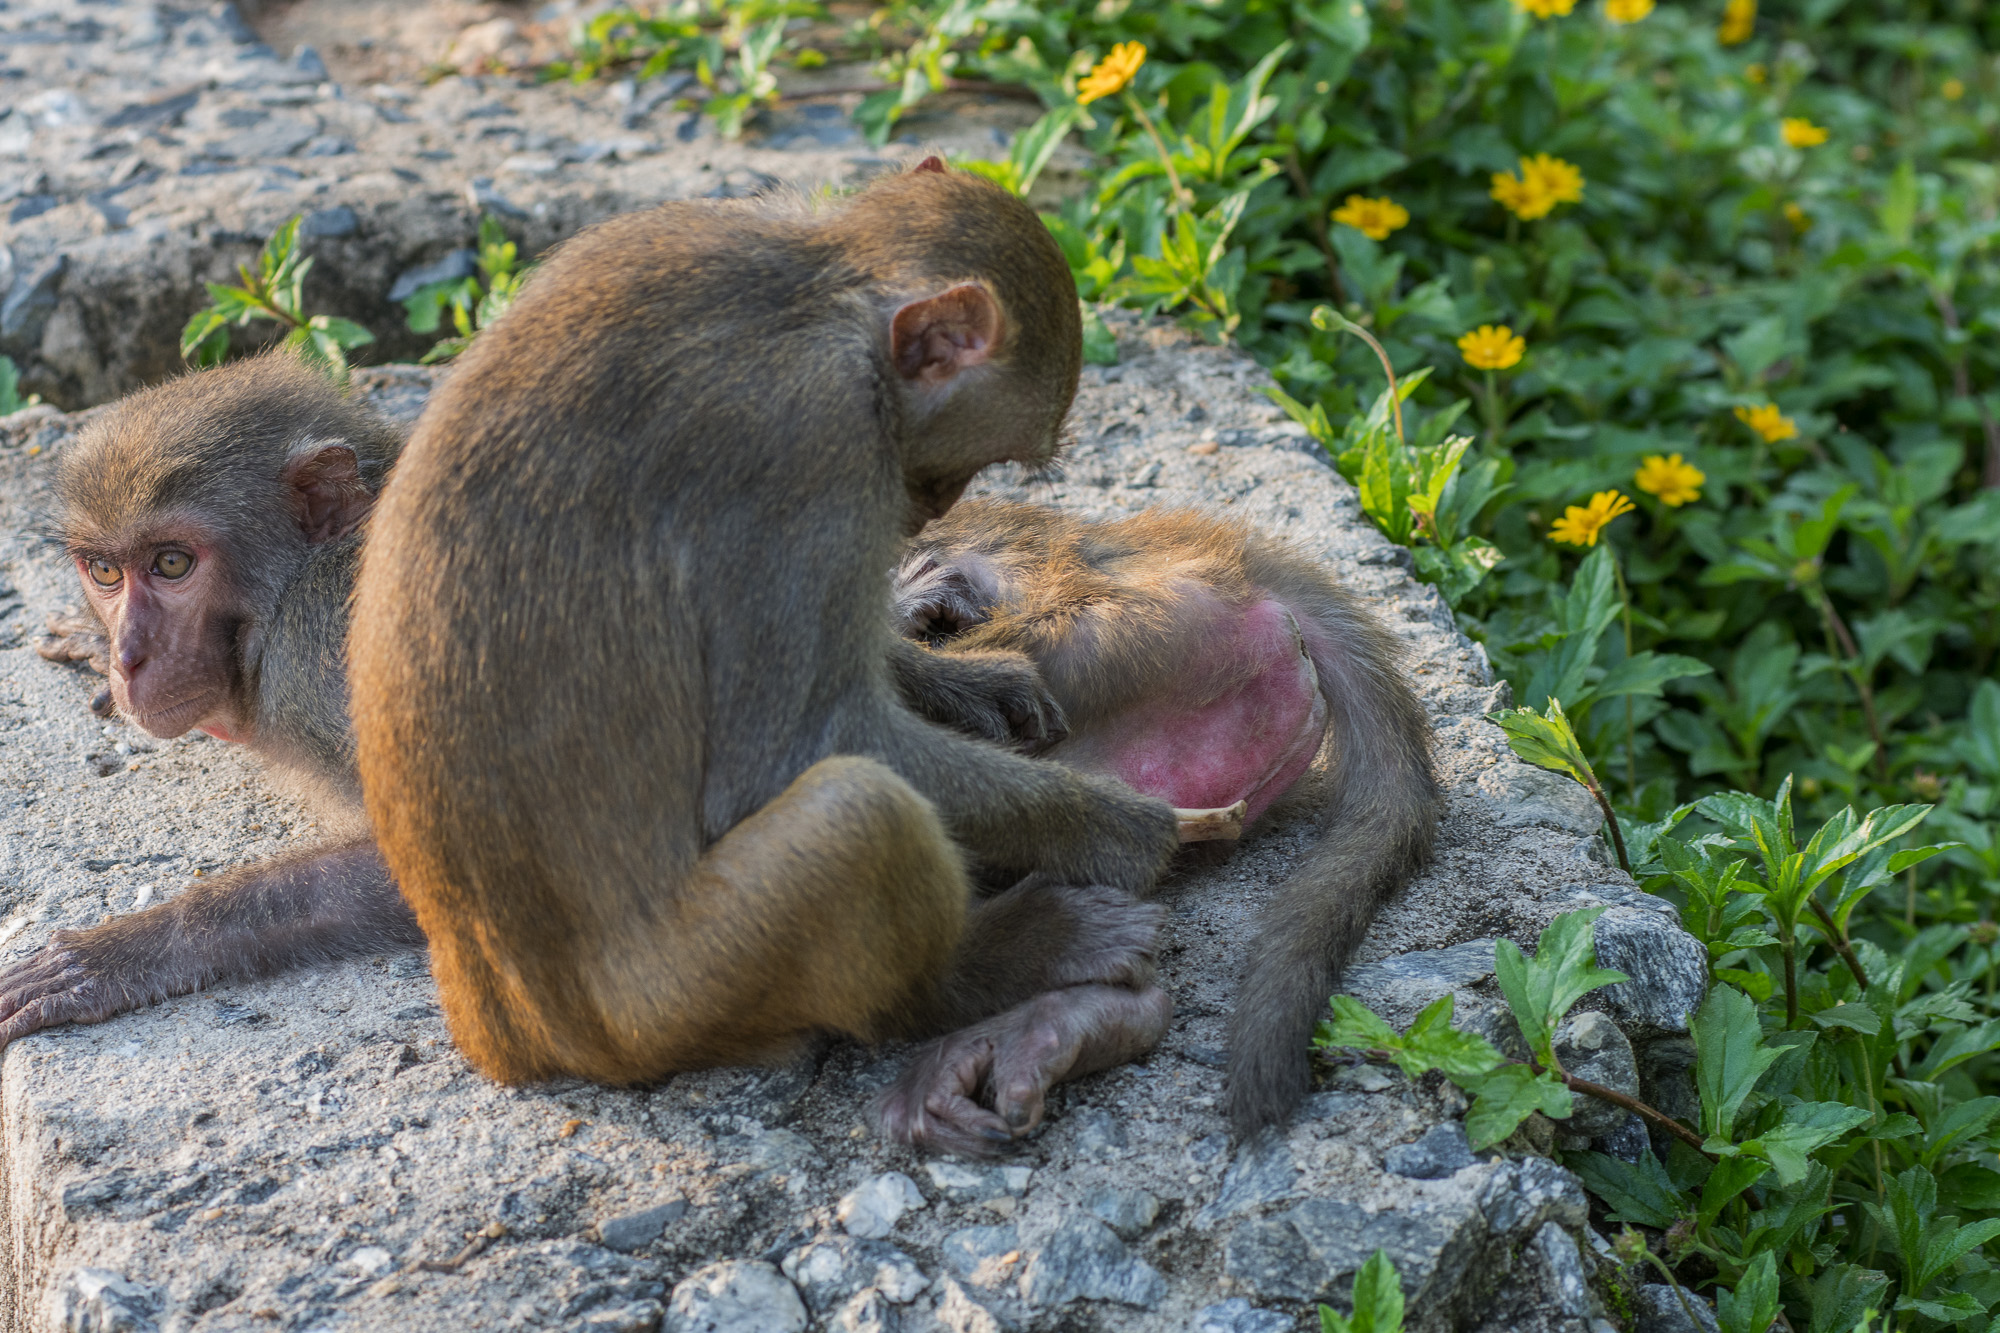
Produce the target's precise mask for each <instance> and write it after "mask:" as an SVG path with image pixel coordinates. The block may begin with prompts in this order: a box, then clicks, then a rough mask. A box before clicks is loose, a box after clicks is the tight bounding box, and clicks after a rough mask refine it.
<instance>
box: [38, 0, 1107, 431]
mask: <svg viewBox="0 0 2000 1333" xmlns="http://www.w3.org/2000/svg"><path fill="white" fill-rule="evenodd" d="M350 4H351V0H343V3H342V7H343V8H346V7H348V6H349V5H350ZM315 7H316V6H314V5H310V4H306V5H297V6H285V7H282V8H290V9H303V10H310V9H313V8H315ZM428 7H430V6H429V5H416V6H405V8H413V9H417V10H422V9H425V8H428ZM439 7H440V8H448V7H449V6H446V5H440V6H439ZM271 8H272V9H274V10H277V9H279V8H280V7H277V6H272V7H271ZM377 8H379V6H369V7H367V8H362V9H357V10H356V11H355V17H354V19H353V22H354V23H355V24H366V23H369V22H371V21H379V20H380V19H382V18H383V17H385V16H384V15H381V14H379V13H376V12H375V10H376V9H377ZM551 8H552V9H555V10H557V11H564V10H567V11H568V12H569V13H571V14H574V13H576V12H578V9H579V6H578V4H577V2H576V0H563V2H562V3H558V4H556V5H553V6H551ZM253 17H256V18H257V19H258V21H259V22H264V21H265V16H262V15H255V14H253ZM272 17H275V18H277V19H279V20H281V21H282V20H284V19H285V17H286V16H284V15H283V14H282V13H279V14H275V15H273V16H272ZM500 21H501V22H506V21H507V20H500ZM565 23H566V19H563V18H560V17H559V18H558V19H557V20H556V21H555V22H552V23H551V24H550V25H549V26H551V27H554V28H557V29H560V28H561V27H563V26H564V25H565ZM353 35H359V34H353ZM417 54H418V59H417V62H416V64H417V67H418V68H421V66H422V65H424V64H428V63H429V62H431V61H435V60H437V59H438V58H439V57H440V56H441V55H443V54H444V52H443V51H442V50H436V49H434V50H429V51H424V52H421V53H417ZM476 63H477V62H474V61H467V62H466V67H467V68H472V67H475V66H476ZM411 72H412V73H414V72H415V71H414V70H412V71H411ZM820 81H821V82H823V83H824V84H825V85H826V86H827V87H829V88H838V87H839V86H841V85H842V84H845V85H846V86H848V87H852V86H853V84H854V83H855V79H854V77H853V76H852V75H851V74H845V75H841V76H839V77H838V78H827V77H825V76H821V80H820ZM686 83H687V80H686V79H685V78H679V77H676V78H663V79H656V80H652V81H650V82H649V83H647V84H645V85H638V86H635V85H633V84H632V83H631V82H630V81H629V80H626V81H610V80H605V81H599V82H597V83H592V84H581V85H579V84H571V83H568V82H563V81H558V82H553V83H541V82H538V81H537V80H536V79H535V78H534V76H533V75H532V74H530V73H522V74H518V75H492V74H485V75H477V74H469V75H459V74H450V75H448V76H447V77H444V78H442V79H438V80H436V81H435V82H431V83H428V84H426V83H424V82H422V81H421V80H417V79H410V80H409V81H407V82H380V83H366V84H363V83H355V82H351V81H350V82H348V83H342V82H340V81H339V80H337V79H335V78H334V77H332V76H330V75H329V73H328V70H327V67H326V64H325V62H324V61H323V60H321V58H320V57H319V55H318V54H317V53H315V52H312V51H310V50H307V51H304V52H298V53H293V54H292V55H290V56H285V55H281V54H280V53H279V52H278V51H276V50H273V49H272V47H271V46H268V45H266V44H265V43H264V42H262V41H260V40H259V35H258V33H257V32H256V31H255V30H254V29H253V28H252V27H251V26H250V25H249V24H246V23H245V22H244V20H243V18H242V16H241V15H239V13H238V12H237V10H236V9H235V8H234V7H233V6H232V5H230V4H229V3H227V2H226V0H225V2H224V3H220V4H214V3H209V4H190V5H187V6H185V7H182V6H174V5H164V4H158V3H155V0H40V2H37V3H15V4H10V5H6V6H4V7H0V254H9V253H11V263H12V266H13V268H14V271H15V276H14V277H13V279H12V282H11V283H0V353H5V354H7V355H9V356H11V357H13V358H14V360H15V361H16V362H17V363H19V364H20V366H21V369H22V371H23V384H24V387H23V390H22V391H23V392H24V393H26V392H31V391H32V392H36V393H40V394H41V395H42V396H43V397H44V398H46V399H47V400H48V401H50V402H52V403H57V404H59V405H61V406H64V407H68V408H76V407H81V406H85V405H88V404H92V403H100V402H105V401H108V400H109V399H111V398H114V397H116V396H118V395H119V394H122V393H125V392H128V391H130V390H132V389H135V388H137V387H139V386H140V385H141V384H144V383H149V382H151V381H153V380H156V379H158V378H160V377H161V376H162V375H165V374H168V373H170V372H172V371H173V370H175V369H177V368H178V367H179V365H180V353H179V333H180V329H181V326H182V325H183V324H185V323H186V322H187V319H188V317H189V316H190V315H192V314H193V313H194V312H195V311H196V310H197V309H199V308H200V307H201V306H203V305H204V304H206V302H207V297H206V295H205V294H204V291H203V288H202V283H203V282H204V281H205V280H206V281H232V280H234V277H235V269H236V265H237V264H239V263H243V262H247V261H254V259H255V257H256V254H257V249H258V247H259V246H260V245H261V244H262V243H263V241H264V239H265V238H266V237H267V236H268V235H269V234H270V233H271V232H272V230H273V229H275V228H276V227H277V225H278V224H279V223H281V222H283V221H284V220H285V219H287V218H289V217H292V216H293V215H295V214H303V215H305V216H306V218H307V219H308V222H307V223H306V224H304V225H302V228H301V230H302V231H303V232H304V248H305V250H306V252H307V253H308V254H310V255H311V256H312V257H313V259H314V261H315V262H314V267H313V270H312V272H311V273H310V274H309V275H308V277H307V279H306V288H305V292H306V302H307V305H308V306H309V308H310V309H311V310H312V311H313V312H314V313H320V314H332V315H341V316H345V317H347V318H349V319H354V320H357V321H359V322H360V323H361V324H363V325H364V326H366V327H367V328H369V329H370V330H371V331H373V332H374V334H375V335H376V337H377V339H378V342H377V343H376V344H374V345H373V346H371V347H369V348H367V349H365V350H364V351H363V352H362V353H361V354H360V355H361V358H362V359H363V360H375V361H380V360H414V359H415V358H416V357H417V356H418V355H419V354H420V353H421V352H422V350H423V349H424V348H425V347H427V346H428V345H429V344H430V343H431V342H432V341H434V339H435V337H436V335H435V334H432V335H417V334H413V333H411V332H409V331H408V329H407V327H406V325H405V322H404V312H403V311H402V310H401V308H400V307H399V306H397V304H396V302H397V301H399V300H400V299H401V296H402V295H407V293H408V286H407V275H409V274H411V273H412V272H417V271H422V270H425V269H427V268H434V267H435V266H436V265H438V264H439V263H440V262H444V261H446V260H447V259H448V257H450V256H454V255H457V254H459V253H460V252H464V251H465V248H466V247H468V246H470V245H471V244H472V243H473V240H474V237H475V234H476V231H477V225H478V220H479V215H480V213H481V212H490V213H492V214H494V215H495V216H496V217H498V218H499V219H500V220H501V221H502V222H503V223H504V224H505V225H506V226H507V228H508V230H509V231H510V233H511V234H512V235H513V236H514V237H515V239H516V240H517V241H519V242H520V243H521V245H522V252H523V254H524V256H526V255H533V254H536V253H539V252H540V251H542V250H543V249H545V248H547V247H548V246H549V245H551V244H553V243H554V242H556V241H558V240H561V239H562V238H563V237H566V236H569V235H571V234H572V233H574V232H575V231H576V230H577V229H579V228H580V227H583V226H585V225H587V224H589V223H591V222H594V221H597V220H598V219H601V218H605V217H609V216H611V215H612V214H614V213H622V212H627V211H630V210H632V209H635V208H642V207H645V206H647V205H650V204H655V203H659V202H661V201H663V200H668V199H687V198H695V197H701V196H735V195H742V194H748V193H753V192H756V191H760V190H764V189H769V188H772V187H774V186H777V185H780V184H783V185H786V186H796V187H800V188H803V189H812V188H816V187H818V186H821V185H851V184H854V183H857V182H859V181H861V180H864V179H866V178H867V177H868V176H869V175H872V174H874V173H876V172H879V171H883V170H887V169H891V168H893V167H895V166H897V165H899V164H903V163H906V162H907V161H910V160H914V156H915V155H919V154H921V153H922V152H928V151H933V150H938V151H947V152H959V153H968V154H972V155H976V156H988V157H991V156H999V155H1004V153H1005V152H1006V143H1007V139H1008V135H1009V134H1010V133H1011V132H1012V131H1014V130H1017V129H1019V128H1021V127H1022V126H1024V125H1026V124H1028V123H1030V122H1031V121H1032V120H1033V119H1034V117H1035V115H1036V114H1037V112H1038V108H1037V107H1036V106H1035V105H1034V104H1033V103H1030V102H1023V101H1021V100H1018V99H1011V98H1004V97H995V96H983V95H982V96H975V95H967V94H954V95H952V96H951V97H949V98H946V99H944V100H943V101H942V102H940V103H939V104H938V105H937V106H935V107H931V108H925V109H920V111H919V112H918V113H917V114H915V115H913V116H912V117H910V118H909V119H908V120H907V121H906V122H904V123H903V124H901V125H899V126H898V139H897V141H896V142H895V143H892V144H890V145H889V146H888V147H886V148H885V149H883V150H881V151H877V150H875V149H873V148H871V147H870V146H869V145H868V144H867V142H866V141H865V140H864V139H863V138H862V137H861V135H860V132H859V131H858V130H857V129H856V128H855V127H854V125H853V123H852V121H851V120H850V119H849V116H848V112H849V111H850V110H851V109H852V108H853V106H854V105H855V104H857V103H858V102H859V100H860V96H861V94H860V93H858V92H848V93H837V92H835V93H827V94H824V95H819V94H815V93H814V92H813V89H814V87H816V86H817V85H816V84H815V83H814V81H813V80H812V79H811V78H808V77H793V76H790V75H788V83H789V84H790V85H791V91H794V92H796V93H797V94H798V96H797V97H795V98H791V99H788V100H787V101H786V102H785V103H783V104H782V105H781V106H779V107H777V108H775V109H773V110H771V111H769V112H766V113H763V114H761V115H760V117H759V118H758V120H757V122H756V123H755V125H754V126H753V127H752V130H751V132H750V133H748V134H747V135H746V136H745V137H744V138H743V139H742V140H740V141H738V142H728V141H724V140H722V139H720V138H718V137H717V136H716V134H715V132H714V129H713V126H712V124H710V123H709V122H706V121H703V120H702V119H701V118H700V117H699V116H696V115H694V114H692V113H690V112H687V111H676V110H675V109H674V108H673V105H672V103H671V101H670V100H669V99H670V98H671V97H672V90H673V89H675V88H684V87H685V85H686ZM1082 160H1083V158H1082V155H1081V151H1080V150H1076V149H1066V150H1065V151H1064V152H1063V153H1062V154H1060V155H1059V156H1058V158H1057V160H1056V162H1055V164H1054V167H1055V170H1054V172H1053V173H1052V174H1051V175H1050V177H1049V180H1050V183H1051V187H1052V188H1053V187H1054V185H1055V183H1056V182H1058V181H1060V180H1061V179H1063V178H1064V176H1065V172H1066V169H1067V168H1069V167H1071V166H1073V165H1074V164H1076V163H1079V162H1081V161H1082ZM449 262H450V263H452V264H453V265H456V267H457V268H458V269H459V270H463V269H464V260H463V259H462V258H458V259H451V260H450V261H449ZM0 268H4V266H0ZM274 327H275V326H270V325H266V326H263V328H262V329H259V328H257V327H255V326H253V327H252V328H251V329H249V330H243V331H239V332H238V333H237V334H236V336H237V337H238V338H239V340H240V341H239V346H240V347H249V346H254V345H258V344H259V343H260V342H267V341H270V340H271V335H270V333H269V332H268V331H269V330H270V329H272V328H274Z"/></svg>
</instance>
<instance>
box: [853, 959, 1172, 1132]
mask: <svg viewBox="0 0 2000 1333" xmlns="http://www.w3.org/2000/svg"><path fill="white" fill-rule="evenodd" d="M1173 1010H1174V1006H1173V1001H1171V1000H1169V999H1168V998H1167V995H1166V992H1164V991H1161V990H1159V989H1156V988H1154V987H1151V986H1148V987H1145V988H1144V989H1140V990H1128V989H1126V988H1125V987H1122V986H1074V987H1070V988H1068V989H1066V990H1056V991H1048V992H1045V993H1043V994H1041V995H1037V996H1035V997H1034V998H1033V999H1031V1000H1029V1001H1028V1002H1027V1003H1025V1004H1021V1005H1017V1006H1016V1007H1014V1008H1012V1009H1009V1010H1008V1011H1007V1012H1005V1013H1003V1014H996V1015H994V1016H993V1017H992V1018H989V1019H986V1020H984V1021H982V1022H979V1023H976V1024H974V1025H973V1026H971V1027H969V1028H965V1029H962V1030H961V1031H958V1032H954V1033H952V1034H951V1035H950V1036H948V1037H941V1038H939V1039H938V1040H936V1041H933V1042H928V1043H926V1044H925V1045H923V1046H922V1047H919V1048H918V1050H917V1053H916V1056H915V1058H914V1059H913V1060H912V1061H911V1062H910V1067H909V1068H908V1069H907V1070H905V1071H904V1073H903V1076H902V1077H901V1078H899V1079H898V1080H896V1083H895V1086H894V1087H892V1088H890V1089H889V1091H888V1092H886V1093H884V1094H883V1095H882V1097H881V1099H880V1100H878V1101H877V1102H876V1104H875V1116H876V1122H877V1124H879V1125H880V1127H881V1129H882V1132H883V1133H885V1134H887V1135H888V1136H889V1137H891V1138H893V1139H896V1140H898V1141H899V1142H903V1143H910V1144H914V1145H916V1146H918V1147H921V1148H925V1149H928V1150H930V1151H933V1152H956V1153H965V1154H967V1155H984V1154H990V1153H992V1152H995V1151H997V1150H998V1149H999V1148H1001V1147H1003V1146H1005V1145H1006V1144H1008V1143H1011V1142H1012V1141H1013V1140H1014V1139H1017V1138H1019V1137H1021V1136H1022V1135H1024V1134H1028V1133H1030V1132H1032V1131H1033V1130H1034V1128H1035V1126H1037V1125H1039V1124H1040V1123H1041V1121H1042V1112H1043V1110H1044V1106H1045V1099H1046V1097H1047V1095H1048V1091H1049V1089H1050V1088H1053V1087H1054V1086H1055V1085H1056V1084H1058V1083H1060V1082H1062V1081H1063V1080H1064V1079H1071V1078H1081V1077H1082V1076H1083V1075H1085V1074H1091V1073H1095V1072H1096V1071H1098V1070H1100V1069H1110V1068H1112V1067H1113V1066H1115V1065H1121V1064H1124V1063H1125V1062H1126V1061H1128V1060H1134V1059H1137V1058H1138V1057H1139V1056H1141V1055H1144V1054H1145V1053H1146V1052H1147V1051H1150V1050H1152V1049H1153V1047H1155V1046H1157V1045H1158V1044H1159V1042H1160V1038H1161V1037H1163V1036H1165V1035H1166V1031H1167V1023H1168V1021H1169V1020H1170V1019H1171V1018H1172V1017H1173Z"/></svg>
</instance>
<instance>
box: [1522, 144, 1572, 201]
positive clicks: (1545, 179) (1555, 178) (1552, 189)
mask: <svg viewBox="0 0 2000 1333" xmlns="http://www.w3.org/2000/svg"><path fill="white" fill-rule="evenodd" d="M1521 179H1522V180H1524V181H1531V182H1533V183H1534V184H1535V185H1536V187H1537V188H1539V189H1541V190H1542V191H1544V192H1545V193H1546V194H1547V195H1548V196H1549V198H1551V199H1553V200H1555V201H1556V202H1557V203H1559V204H1578V203H1582V202H1583V173H1582V172H1581V171H1578V170H1577V169H1576V167H1575V165H1574V164H1572V163H1569V162H1565V161H1563V160H1562V159H1561V158H1559V157H1550V156H1549V155H1548V154H1547V153H1537V154H1535V155H1534V156H1533V157H1524V158H1522V159H1521Z"/></svg>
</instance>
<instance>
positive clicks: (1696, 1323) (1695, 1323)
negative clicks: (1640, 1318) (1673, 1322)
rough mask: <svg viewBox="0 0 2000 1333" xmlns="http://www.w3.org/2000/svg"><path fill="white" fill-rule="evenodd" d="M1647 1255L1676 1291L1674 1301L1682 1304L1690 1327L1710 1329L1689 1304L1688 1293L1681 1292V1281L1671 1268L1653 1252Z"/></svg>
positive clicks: (1682, 1309) (1648, 1251)
mask: <svg viewBox="0 0 2000 1333" xmlns="http://www.w3.org/2000/svg"><path fill="white" fill-rule="evenodd" d="M1645 1254H1646V1260H1647V1262H1649V1263H1651V1264H1652V1265H1653V1267H1655V1268H1657V1269H1659V1270H1660V1276H1662V1277H1664V1278H1665V1279H1666V1280H1667V1285H1668V1286H1670V1287H1672V1288H1673V1289H1674V1299H1675V1300H1677V1301H1679V1302H1680V1303H1681V1313H1682V1314H1684V1315H1686V1316H1687V1320H1688V1324H1689V1326H1690V1327H1693V1328H1706V1327H1708V1326H1707V1325H1706V1324H1704V1323H1702V1322H1701V1320H1700V1319H1698V1318H1696V1317H1695V1313H1694V1307H1693V1306H1691V1305H1689V1304H1688V1298H1687V1293H1686V1292H1685V1291H1683V1290H1681V1284H1680V1281H1679V1279H1677V1278H1675V1277H1674V1271H1673V1270H1672V1269H1671V1268H1668V1267H1667V1265H1666V1263H1665V1262H1664V1261H1662V1260H1661V1258H1660V1256H1659V1255H1657V1254H1654V1253H1653V1252H1652V1251H1651V1250H1647V1251H1646V1252H1645Z"/></svg>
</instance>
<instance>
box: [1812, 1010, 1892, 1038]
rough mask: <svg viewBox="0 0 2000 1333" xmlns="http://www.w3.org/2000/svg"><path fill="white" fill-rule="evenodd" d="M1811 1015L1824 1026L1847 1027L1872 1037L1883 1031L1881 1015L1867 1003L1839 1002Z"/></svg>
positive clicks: (1814, 1020)
mask: <svg viewBox="0 0 2000 1333" xmlns="http://www.w3.org/2000/svg"><path fill="white" fill-rule="evenodd" d="M1811 1017H1812V1021H1813V1022H1815V1023H1817V1024H1819V1026H1821V1027H1823V1028H1847V1029H1850V1030H1851V1031H1854V1032H1859V1033H1862V1034H1864V1035H1866V1036H1870V1037H1873V1036H1876V1035H1878V1034H1879V1033H1880V1032H1881V1031H1882V1019H1881V1016H1880V1015H1879V1014H1877V1013H1876V1012H1875V1011H1874V1010H1873V1009H1870V1008H1869V1007H1868V1006H1867V1005H1865V1004H1837V1005H1835V1006H1834V1007H1833V1008H1831V1009H1822V1010H1820V1011H1819V1012H1818V1013H1816V1014H1813V1015H1812V1016H1811Z"/></svg>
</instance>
